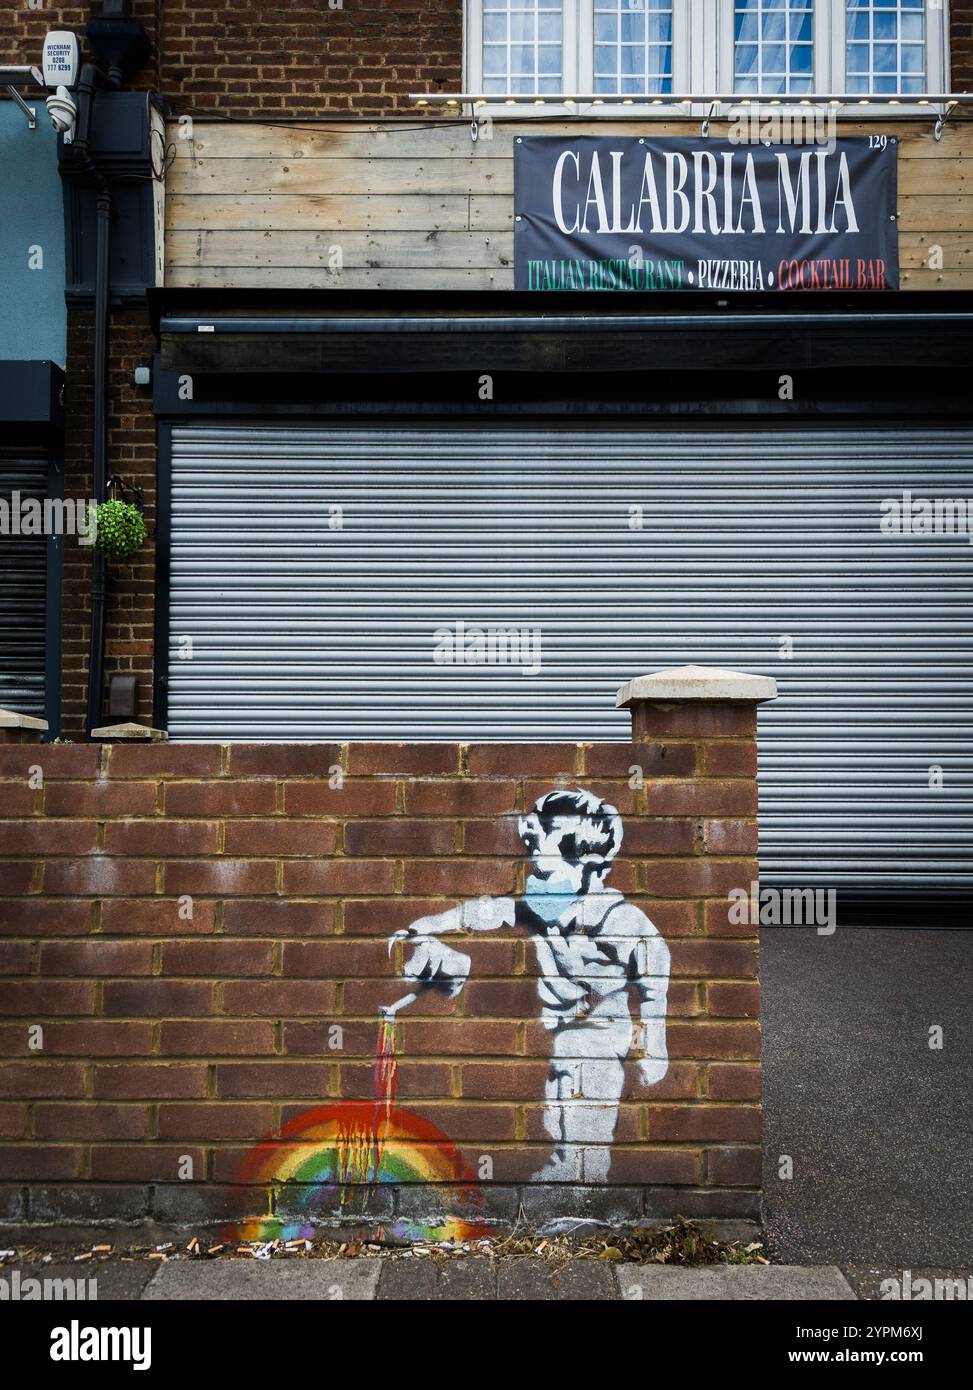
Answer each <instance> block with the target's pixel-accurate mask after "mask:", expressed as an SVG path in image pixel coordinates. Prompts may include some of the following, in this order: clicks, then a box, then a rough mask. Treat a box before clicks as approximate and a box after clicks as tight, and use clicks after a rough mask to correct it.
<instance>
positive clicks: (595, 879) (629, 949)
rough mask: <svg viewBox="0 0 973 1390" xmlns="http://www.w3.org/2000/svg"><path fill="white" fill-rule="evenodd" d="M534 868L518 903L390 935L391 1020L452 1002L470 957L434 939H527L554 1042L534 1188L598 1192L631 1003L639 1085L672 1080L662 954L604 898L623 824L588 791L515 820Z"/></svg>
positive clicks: (628, 906)
mask: <svg viewBox="0 0 973 1390" xmlns="http://www.w3.org/2000/svg"><path fill="white" fill-rule="evenodd" d="M518 829H519V831H520V837H521V839H522V840H523V842H524V845H525V847H526V849H527V852H528V854H529V855H530V857H531V860H532V872H531V874H530V876H529V877H528V879H527V886H526V892H525V893H524V896H523V897H522V898H517V899H514V898H480V899H477V900H476V901H473V902H467V903H464V904H462V905H461V906H458V907H454V908H450V909H449V911H447V912H442V913H440V914H439V915H438V916H435V917H422V918H420V919H419V920H418V921H416V922H413V923H412V925H411V926H410V927H407V928H405V930H403V931H398V932H396V933H395V934H394V936H392V937H391V939H390V942H389V949H390V950H391V948H392V943H393V942H394V941H396V940H401V939H407V940H410V941H412V942H414V943H415V949H414V950H413V952H412V954H411V956H410V958H409V960H408V962H407V964H406V966H405V971H404V974H405V978H406V979H407V980H409V981H410V982H411V983H413V984H414V985H415V988H414V989H413V991H412V992H411V993H409V994H407V995H406V996H405V997H404V998H402V999H400V1000H399V1001H398V1002H397V1003H395V1004H392V1005H390V1006H389V1007H388V1008H387V1009H385V1010H383V1012H384V1013H385V1014H386V1016H388V1017H392V1016H394V1015H395V1013H396V1012H397V1010H399V1009H401V1008H403V1007H405V1006H407V1005H408V1004H410V1003H411V1002H412V1001H413V1000H415V999H416V998H417V997H418V993H419V989H421V988H427V987H433V988H438V989H441V990H444V991H445V992H447V993H448V994H449V995H450V996H451V997H453V998H455V997H456V996H457V995H458V994H459V993H460V992H461V990H462V988H463V985H464V984H465V982H466V978H467V976H468V975H469V971H470V957H469V956H467V955H464V954H462V953H461V952H459V951H455V950H453V949H452V948H451V947H449V946H447V945H445V944H444V943H443V942H442V941H440V940H439V937H440V935H441V934H442V933H443V932H451V931H497V930H499V929H500V928H501V927H509V926H520V927H523V928H525V929H526V930H527V931H529V932H530V937H531V940H532V941H533V943H534V950H535V952H536V955H537V963H538V967H539V970H540V975H539V978H538V981H537V988H538V994H539V996H540V1005H541V1021H542V1022H543V1024H544V1027H545V1028H547V1029H549V1031H550V1032H551V1034H552V1039H551V1042H552V1046H551V1065H550V1071H549V1073H548V1078H547V1082H546V1084H545V1088H544V1094H545V1098H546V1102H547V1103H546V1105H545V1108H544V1127H545V1129H546V1130H547V1133H548V1134H549V1135H550V1136H551V1138H552V1139H553V1140H554V1145H555V1147H554V1152H553V1153H552V1155H551V1157H550V1159H549V1160H548V1162H547V1163H546V1164H545V1165H544V1167H542V1168H541V1169H540V1171H539V1172H537V1173H535V1174H534V1179H535V1180H537V1181H540V1182H586V1183H598V1182H605V1181H607V1178H608V1169H609V1165H610V1162H611V1147H610V1146H611V1142H612V1138H613V1135H614V1132H615V1123H616V1120H617V1118H618V1103H619V1099H620V1097H621V1093H622V1086H623V1083H624V1078H625V1068H624V1063H625V1058H626V1057H627V1055H628V1053H629V1050H630V1048H631V1046H632V1042H633V1020H632V1013H631V1010H630V1007H629V993H630V991H634V993H635V996H636V1000H637V1003H638V1011H639V1023H638V1028H637V1039H636V1050H637V1055H638V1057H639V1060H638V1071H639V1075H640V1078H641V1080H642V1082H643V1083H644V1084H645V1085H647V1086H651V1085H653V1084H655V1083H656V1082H658V1081H661V1080H662V1078H663V1077H664V1076H665V1074H666V1071H667V1070H668V1066H669V1062H668V1055H667V1052H666V992H667V990H668V986H669V948H668V947H667V946H666V943H665V942H664V941H663V939H662V937H661V936H660V935H659V933H658V931H657V930H656V928H655V927H654V926H653V925H652V923H651V922H650V921H649V919H648V917H646V915H645V913H644V912H642V911H641V910H640V909H639V908H637V907H636V906H635V905H634V904H633V903H629V902H626V901H625V898H624V897H623V895H622V894H621V893H620V892H619V891H618V890H617V889H615V888H606V887H605V880H606V879H607V878H608V875H609V873H610V872H611V864H612V860H613V859H614V858H615V856H616V855H617V853H618V851H619V848H620V847H621V843H622V819H621V816H620V815H619V814H618V812H617V811H616V810H615V808H614V806H609V805H608V804H607V803H606V802H604V801H600V800H599V799H598V797H596V796H594V795H593V794H592V793H591V792H586V791H580V790H572V791H552V792H548V793H547V795H546V796H542V797H541V798H540V800H539V801H538V802H537V804H536V806H535V808H534V810H533V811H531V812H530V814H529V815H527V816H522V817H521V818H520V820H519V822H518Z"/></svg>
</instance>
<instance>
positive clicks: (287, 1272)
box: [4, 1256, 857, 1303]
mask: <svg viewBox="0 0 973 1390" xmlns="http://www.w3.org/2000/svg"><path fill="white" fill-rule="evenodd" d="M13 1268H14V1267H13V1266H6V1267H5V1269H4V1278H5V1279H6V1280H7V1281H9V1280H10V1279H11V1277H12V1273H13ZM19 1269H20V1286H21V1287H22V1286H23V1281H24V1280H25V1279H28V1278H35V1279H75V1280H76V1279H79V1278H84V1279H89V1278H92V1279H97V1300H98V1302H108V1301H111V1300H125V1301H133V1300H142V1299H146V1300H149V1301H152V1302H158V1301H179V1302H185V1301H197V1300H209V1299H218V1300H221V1301H222V1300H228V1301H231V1302H237V1301H244V1300H259V1299H271V1300H278V1299H285V1300H286V1299H298V1300H308V1299H311V1300H314V1299H324V1300H329V1301H330V1300H340V1299H351V1300H354V1301H356V1302H361V1301H368V1300H372V1299H377V1300H378V1301H380V1302H381V1301H389V1302H391V1301H403V1300H406V1301H409V1302H441V1301H442V1302H464V1303H466V1302H474V1303H481V1302H492V1301H501V1302H507V1301H512V1302H520V1301H525V1300H526V1301H545V1302H549V1301H559V1300H560V1301H564V1300H567V1301H596V1302H604V1301H606V1300H612V1299H624V1300H631V1301H637V1300H640V1299H646V1300H649V1301H654V1302H667V1301H672V1300H676V1299H689V1300H692V1301H694V1302H695V1301H699V1302H707V1301H712V1300H718V1301H722V1300H726V1299H730V1300H739V1299H744V1300H747V1301H761V1302H762V1301H779V1300H788V1301H805V1300H808V1299H829V1300H835V1299H837V1300H845V1301H849V1300H850V1301H853V1300H854V1299H855V1298H856V1296H857V1295H856V1293H855V1291H854V1290H853V1288H852V1286H851V1284H849V1282H848V1280H847V1279H846V1278H845V1277H844V1275H843V1274H842V1272H841V1270H839V1269H838V1268H837V1267H836V1266H835V1265H730V1264H719V1265H698V1266H693V1267H686V1266H678V1265H651V1264H650V1265H639V1264H633V1263H626V1264H617V1263H616V1264H612V1263H610V1262H608V1261H600V1260H583V1259H582V1260H577V1259H576V1260H569V1261H567V1262H566V1263H564V1264H562V1265H561V1266H560V1267H557V1268H552V1266H551V1265H550V1264H549V1263H548V1261H546V1260H543V1259H537V1258H531V1257H526V1258H521V1259H510V1258H500V1259H494V1260H491V1259H484V1258H479V1257H476V1256H470V1257H469V1258H459V1259H457V1258H453V1259H448V1260H443V1261H438V1260H436V1259H434V1258H425V1259H419V1258H415V1257H413V1258H407V1259H403V1258H401V1257H398V1258H395V1259H388V1258H382V1257H373V1258H358V1259H336V1260H323V1259H309V1260H295V1261H293V1262H287V1263H285V1262H283V1261H280V1262H278V1261H269V1260H267V1261H263V1260H212V1261H188V1260H187V1261H183V1260H173V1261H169V1262H167V1263H164V1264H160V1263H157V1262H149V1261H145V1260H107V1261H103V1262H100V1263H99V1264H98V1265H96V1266H90V1267H88V1268H86V1269H84V1270H83V1271H82V1269H80V1268H79V1266H78V1265H77V1264H54V1263H51V1264H48V1265H40V1264H36V1265H24V1266H20V1267H19ZM89 1301H93V1300H90V1299H89Z"/></svg>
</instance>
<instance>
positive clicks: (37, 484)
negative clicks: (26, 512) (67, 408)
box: [0, 446, 48, 718]
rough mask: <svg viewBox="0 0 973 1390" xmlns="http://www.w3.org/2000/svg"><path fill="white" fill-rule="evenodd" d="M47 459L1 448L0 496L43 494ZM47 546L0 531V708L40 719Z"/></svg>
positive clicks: (8, 500)
mask: <svg viewBox="0 0 973 1390" xmlns="http://www.w3.org/2000/svg"><path fill="white" fill-rule="evenodd" d="M47 466H48V465H47V458H46V456H45V455H43V454H40V453H36V454H35V453H32V452H31V451H30V450H20V449H15V448H10V447H9V446H0V497H2V498H3V499H4V501H5V502H6V503H7V504H8V505H11V504H12V497H13V494H14V493H19V494H20V496H21V497H22V498H28V497H36V498H39V499H43V498H45V497H46V496H47ZM46 606H47V542H46V540H45V538H44V537H43V536H18V535H14V534H8V533H7V532H6V529H5V528H4V529H3V530H0V709H11V710H15V711H16V712H17V713H18V714H30V715H34V716H35V717H36V718H43V717H44V652H45V612H46Z"/></svg>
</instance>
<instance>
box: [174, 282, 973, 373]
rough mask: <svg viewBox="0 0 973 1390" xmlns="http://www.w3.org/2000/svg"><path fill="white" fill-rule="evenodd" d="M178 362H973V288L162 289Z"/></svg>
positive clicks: (212, 369)
mask: <svg viewBox="0 0 973 1390" xmlns="http://www.w3.org/2000/svg"><path fill="white" fill-rule="evenodd" d="M149 297H150V305H151V309H152V315H153V323H154V327H155V331H156V334H157V337H158V341H159V347H160V354H161V365H162V366H163V367H164V368H166V369H168V370H171V371H182V372H201V373H207V374H216V375H220V374H226V373H251V372H259V373H280V372H286V373H327V374H328V375H343V376H349V375H365V374H373V373H381V374H386V375H396V374H404V373H409V374H414V373H422V372H430V373H443V372H447V373H459V372H463V373H470V372H475V371H484V372H490V371H502V372H514V373H523V372H542V373H557V374H560V373H582V372H598V371H601V372H604V371H611V370H615V369H617V370H622V371H629V372H631V371H673V370H678V371H687V372H712V371H720V370H724V371H725V370H733V371H766V370H780V371H785V370H787V371H793V370H794V369H796V368H807V369H811V370H819V369H822V368H827V369H832V370H833V369H836V368H840V369H844V368H867V369H875V368H882V367H890V368H898V369H901V368H903V367H906V368H908V367H910V366H915V367H921V368H923V369H926V370H928V369H929V368H937V367H941V368H948V369H951V370H956V369H957V368H962V367H968V366H971V365H973V294H969V293H960V294H956V293H952V292H950V293H948V294H947V293H943V294H936V293H929V292H921V293H920V292H917V293H908V292H904V293H903V292H896V293H888V294H880V293H872V294H857V295H849V294H832V293H823V292H822V293H818V292H814V293H811V292H805V293H800V292H798V293H795V294H781V293H778V294H776V295H773V294H761V295H752V294H735V295H732V294H727V295H723V296H720V295H715V294H714V295H710V294H708V293H707V294H704V293H697V292H687V291H683V292H681V293H677V294H648V295H646V294H634V293H633V294H624V295H622V294H619V293H609V294H600V293H588V292H585V293H578V294H574V295H572V294H564V293H555V294H549V295H542V294H539V293H525V292H523V291H521V292H517V291H510V292H506V291H480V292H475V293H466V294H462V293H454V292H444V293H442V294H435V295H430V294H427V293H424V292H421V291H398V292H395V293H384V292H382V291H377V290H369V291H342V290H332V291H310V292H303V291H292V290H285V291H243V290H223V291H214V290H156V291H151V292H150V296H149Z"/></svg>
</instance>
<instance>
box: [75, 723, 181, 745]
mask: <svg viewBox="0 0 973 1390" xmlns="http://www.w3.org/2000/svg"><path fill="white" fill-rule="evenodd" d="M91 737H92V738H97V739H101V740H102V741H103V742H121V741H125V742H132V741H134V742H138V741H142V742H144V743H162V742H165V741H166V740H167V739H168V737H169V735H168V734H167V733H166V731H165V730H164V729H151V728H149V727H148V726H147V725H145V724H103V725H102V727H101V728H100V729H92V731H91Z"/></svg>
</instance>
